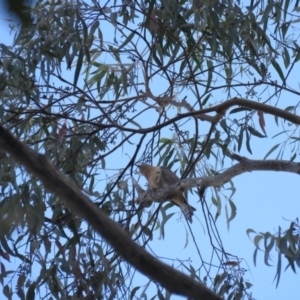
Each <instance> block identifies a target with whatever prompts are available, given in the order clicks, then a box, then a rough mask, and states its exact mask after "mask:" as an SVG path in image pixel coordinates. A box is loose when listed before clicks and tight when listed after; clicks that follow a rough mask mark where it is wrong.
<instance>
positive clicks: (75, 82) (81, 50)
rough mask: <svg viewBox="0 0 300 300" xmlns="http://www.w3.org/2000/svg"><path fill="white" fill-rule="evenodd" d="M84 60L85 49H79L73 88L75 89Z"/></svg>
mask: <svg viewBox="0 0 300 300" xmlns="http://www.w3.org/2000/svg"><path fill="white" fill-rule="evenodd" d="M82 62H83V49H82V48H81V49H80V50H79V54H78V60H77V65H76V69H75V73H74V81H73V89H74V90H75V88H76V85H77V81H78V78H79V75H80V70H81V67H82Z"/></svg>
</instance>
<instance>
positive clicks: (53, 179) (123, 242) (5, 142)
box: [0, 125, 221, 300]
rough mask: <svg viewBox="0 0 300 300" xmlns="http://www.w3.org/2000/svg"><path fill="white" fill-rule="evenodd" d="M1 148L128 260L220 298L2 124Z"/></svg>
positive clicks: (182, 289)
mask: <svg viewBox="0 0 300 300" xmlns="http://www.w3.org/2000/svg"><path fill="white" fill-rule="evenodd" d="M0 148H1V149H3V150H5V151H7V152H8V153H9V154H10V155H11V156H12V158H13V159H15V160H17V161H18V162H20V163H21V164H22V165H24V166H25V167H26V169H27V170H28V172H30V173H32V174H34V175H36V176H37V177H38V179H39V180H41V181H42V182H43V184H44V185H45V186H46V187H47V188H48V189H49V190H50V191H52V192H53V193H55V195H56V196H58V197H60V198H61V200H64V201H65V205H66V206H67V207H68V208H69V209H70V210H71V211H72V212H74V213H75V214H77V215H78V216H79V217H82V218H84V219H85V220H86V221H87V222H88V223H89V224H90V225H91V226H92V227H93V228H94V229H95V230H96V231H97V232H98V233H99V234H101V235H102V236H103V237H104V238H105V239H106V241H107V242H108V243H110V244H111V245H112V246H113V247H114V249H115V250H116V251H117V252H118V253H119V254H120V255H121V256H122V257H124V259H125V260H127V261H128V262H129V263H131V264H132V265H133V266H134V267H136V268H137V269H138V270H139V271H140V272H142V273H143V274H145V275H146V276H148V277H150V278H151V279H152V280H154V281H156V282H158V283H160V284H161V285H163V286H164V287H165V288H167V289H168V290H169V291H171V292H173V293H176V294H180V295H185V296H187V297H190V298H191V299H197V300H198V299H199V300H200V299H202V300H219V299H221V298H220V297H219V296H217V295H216V294H214V293H213V292H212V291H211V290H209V289H208V288H207V287H206V286H205V285H204V284H201V283H200V282H196V281H195V280H193V279H192V278H190V277H188V276H187V275H184V274H183V273H181V272H179V271H177V270H175V269H173V268H172V267H170V266H168V265H166V264H164V263H162V262H160V261H159V260H158V259H156V258H154V257H153V256H152V255H150V254H149V253H148V252H146V251H145V250H144V249H143V248H142V247H140V246H139V245H137V244H136V243H134V242H133V241H132V240H131V238H130V237H129V236H128V235H127V234H126V232H125V231H124V230H123V229H122V228H121V227H120V226H119V225H118V224H116V223H115V222H113V221H112V220H111V219H110V218H108V217H107V216H106V214H105V213H104V212H102V211H101V210H100V209H99V208H98V207H96V205H94V203H92V202H91V201H90V200H89V199H88V198H87V197H86V196H85V195H84V194H83V193H82V192H81V191H80V189H79V188H78V187H77V186H76V185H75V184H74V183H73V182H72V181H71V180H70V179H69V178H67V177H66V176H64V175H63V174H62V173H61V172H59V171H58V170H57V169H56V168H55V167H54V166H53V165H52V164H51V162H50V161H49V160H48V159H47V158H46V157H45V156H44V155H41V154H38V153H37V152H35V151H33V150H32V149H30V148H29V147H27V146H26V145H25V144H23V143H21V142H20V141H19V140H17V139H16V138H15V137H14V136H13V135H12V134H11V133H10V132H9V131H8V130H7V129H5V128H4V127H2V126H1V125H0Z"/></svg>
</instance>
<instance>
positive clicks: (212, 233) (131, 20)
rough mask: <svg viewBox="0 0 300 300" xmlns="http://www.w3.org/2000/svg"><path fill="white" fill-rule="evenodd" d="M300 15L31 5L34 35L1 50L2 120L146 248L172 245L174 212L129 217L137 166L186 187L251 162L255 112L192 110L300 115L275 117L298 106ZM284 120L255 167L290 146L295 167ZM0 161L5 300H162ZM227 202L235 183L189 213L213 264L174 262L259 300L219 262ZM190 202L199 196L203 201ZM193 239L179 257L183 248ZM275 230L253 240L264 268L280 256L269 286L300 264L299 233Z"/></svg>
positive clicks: (129, 4)
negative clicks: (247, 102)
mask: <svg viewBox="0 0 300 300" xmlns="http://www.w3.org/2000/svg"><path fill="white" fill-rule="evenodd" d="M265 2H267V3H265ZM298 4H299V3H298V1H294V2H292V1H289V0H281V1H277V2H272V1H257V2H254V1H251V2H250V3H249V6H244V7H243V6H242V5H241V3H240V1H208V0H202V1H198V0H195V1H186V0H177V1H168V0H162V1H161V2H158V1H154V0H149V1H138V0H136V1H130V0H129V1H117V0H115V1H107V3H104V2H103V1H99V2H97V1H96V0H91V1H89V2H87V1H80V0H79V1H76V2H75V1H51V0H49V1H44V0H39V1H37V2H36V3H35V4H34V6H33V8H32V10H31V14H32V18H33V20H34V22H33V24H32V26H30V27H28V28H22V30H18V27H17V26H15V25H14V26H15V32H16V35H15V38H14V44H13V45H12V46H10V45H4V44H0V51H1V56H0V67H1V73H0V95H1V100H2V105H1V106H0V117H1V120H2V122H3V124H5V126H6V127H7V128H9V129H10V130H11V131H12V132H13V134H14V135H15V136H17V137H18V138H19V139H20V140H22V141H23V142H24V143H26V144H27V145H29V146H30V147H32V148H33V149H35V150H36V151H38V152H40V153H43V154H45V155H46V156H47V157H48V158H49V159H50V160H51V161H52V162H53V163H54V164H55V165H56V166H57V168H59V169H60V170H61V171H62V172H63V173H65V174H66V175H67V176H69V177H70V178H71V179H72V180H73V181H74V182H75V183H76V184H77V185H78V186H79V187H80V188H81V189H82V190H83V191H84V192H85V193H86V194H87V195H89V197H90V198H91V199H92V200H93V201H94V202H95V203H96V204H97V205H98V206H99V207H100V208H101V209H102V210H104V211H105V212H106V213H107V214H108V215H109V216H110V217H111V218H112V219H113V220H114V221H115V222H117V223H119V224H120V225H121V226H122V227H123V228H124V230H126V231H127V232H128V234H129V235H130V236H131V237H132V239H133V240H134V241H136V242H137V243H139V244H140V245H141V246H142V247H145V248H146V249H151V248H150V247H151V242H152V240H153V239H154V238H156V237H159V238H161V239H164V238H166V237H167V236H168V235H171V234H172V232H170V231H169V227H167V226H168V224H172V222H174V221H175V216H174V212H178V209H176V208H174V207H173V205H172V204H171V203H164V204H163V205H159V206H155V205H152V206H151V207H149V208H145V209H144V210H143V211H141V210H138V209H137V207H136V206H135V204H134V201H132V200H133V199H135V198H136V194H135V191H134V189H133V188H132V185H131V176H134V177H137V176H138V175H137V174H136V167H135V164H137V163H140V162H147V163H152V164H154V165H164V166H167V167H169V168H172V170H174V171H176V170H177V174H179V173H180V174H182V177H183V178H184V177H186V178H188V177H200V176H204V175H213V174H217V173H218V172H220V170H222V169H223V168H224V167H228V165H229V161H228V156H230V153H234V152H241V153H244V154H245V153H248V154H252V151H253V141H254V140H255V139H263V138H265V137H266V134H267V132H266V128H265V120H264V114H263V113H262V112H261V111H258V112H257V111H256V110H255V109H249V108H244V107H235V108H233V109H231V110H230V111H228V112H227V113H226V114H225V116H224V118H223V119H222V120H221V121H220V122H219V124H213V122H209V120H208V122H203V120H200V118H197V117H195V114H194V112H195V111H198V110H201V109H205V108H209V107H212V106H214V105H216V104H218V103H220V102H224V101H226V100H228V99H230V98H233V97H240V98H244V99H251V100H253V101H255V102H263V103H267V104H274V103H276V106H280V107H282V108H283V109H285V110H287V111H290V112H293V113H296V112H297V108H298V105H299V103H295V104H294V105H292V106H288V107H284V106H282V105H284V103H283V104H282V103H281V97H280V96H281V94H282V93H288V94H289V95H295V96H299V91H298V85H297V84H296V83H294V82H293V81H291V80H290V77H291V76H292V75H291V74H292V72H293V70H294V68H295V66H296V64H297V62H298V61H299V59H300V54H299V51H300V50H299V49H300V48H299V45H298V43H297V36H298V28H297V27H296V25H297V22H299V18H298V16H297V14H296V13H297V12H298V11H299V7H298ZM293 85H295V86H293ZM256 112H257V113H256ZM183 113H184V114H183ZM278 120H279V119H278V116H275V118H274V121H275V123H276V124H277V125H278V127H280V130H279V131H278V135H282V134H283V133H285V140H283V141H281V142H279V143H278V144H275V145H272V147H271V149H270V151H269V152H268V153H267V155H266V157H265V158H267V157H269V156H271V155H275V154H276V153H277V157H276V158H278V159H282V158H283V155H284V153H285V152H284V151H285V150H286V148H285V146H286V144H287V143H292V145H293V148H291V153H290V157H291V160H294V159H295V158H296V156H297V152H298V148H299V132H298V130H299V129H298V127H297V126H295V125H294V124H290V123H287V122H282V123H279V121H278ZM206 121H207V120H206ZM256 124H259V125H256ZM210 125H211V126H210ZM215 125H216V126H215ZM287 127H288V128H287ZM276 151H277V152H276ZM199 161H201V163H199ZM0 164H1V168H0V183H1V194H2V196H1V202H0V214H1V231H0V243H1V249H0V255H1V256H2V257H3V258H4V259H6V260H8V261H10V259H11V258H12V257H13V258H14V259H16V260H17V261H18V265H17V266H16V268H15V269H13V268H12V266H11V264H8V263H4V262H1V277H0V278H1V284H2V286H3V294H4V295H5V296H6V297H7V298H8V299H10V298H11V295H12V294H13V293H15V294H16V295H18V296H19V298H20V299H25V297H26V299H34V297H35V296H37V295H39V297H40V299H71V297H72V299H102V298H107V299H113V298H116V299H124V298H126V299H127V298H128V299H138V298H145V299H148V298H151V297H152V298H151V299H155V298H157V299H169V297H170V293H169V292H168V291H167V290H165V289H164V288H163V287H162V286H159V285H155V284H153V283H152V282H151V280H149V282H148V283H147V284H143V285H141V286H139V285H137V284H136V283H135V280H136V277H138V275H137V274H136V273H135V270H134V269H133V268H132V267H131V266H130V265H129V264H128V263H126V262H125V261H123V260H122V258H121V256H119V254H118V253H116V252H115V251H114V249H112V248H111V247H110V246H109V245H108V244H107V243H106V242H105V240H103V239H102V238H101V237H99V236H97V235H96V234H95V233H94V232H93V230H92V229H91V228H90V227H89V224H86V223H83V222H82V220H80V219H78V217H76V215H74V214H72V212H71V211H69V210H68V209H67V208H66V207H65V206H64V204H63V203H61V202H60V200H59V199H57V198H56V197H55V196H54V195H52V194H51V193H49V192H48V191H47V190H45V189H44V187H43V186H42V185H41V183H40V182H39V180H38V178H34V177H32V176H30V175H28V174H27V173H26V172H25V171H24V169H23V168H22V167H21V166H19V165H18V164H15V163H14V162H13V161H11V159H10V158H9V157H8V156H7V155H6V154H5V153H1V157H0ZM234 192H235V187H234V186H233V183H232V182H229V183H228V185H226V186H224V187H220V188H214V189H211V190H210V191H209V192H207V194H206V197H205V201H202V202H201V203H199V205H198V213H199V214H200V213H201V214H203V218H202V219H204V220H205V223H204V225H203V227H204V231H205V232H206V233H207V235H208V236H209V238H210V247H211V248H210V251H211V252H210V254H211V257H209V258H206V257H205V258H203V254H202V253H201V251H200V250H199V248H198V245H197V243H196V242H195V246H196V247H197V249H198V254H199V257H198V259H199V264H197V265H196V264H192V263H191V262H190V261H189V260H179V259H178V260H177V259H176V258H174V257H172V256H171V255H170V257H169V258H168V259H171V261H172V263H173V265H174V266H176V265H178V263H179V265H180V269H181V270H184V271H185V272H187V273H188V274H190V275H191V277H193V278H195V279H197V280H199V281H201V282H203V283H205V284H206V285H207V286H208V287H209V288H211V289H212V290H214V291H216V292H217V293H218V294H219V295H221V296H222V297H224V299H253V298H252V294H251V291H250V290H249V289H250V287H251V283H250V282H248V281H247V280H245V279H244V275H245V273H246V271H247V270H246V269H244V268H243V267H242V266H240V262H241V260H240V258H238V257H236V256H235V254H233V255H230V254H228V253H227V252H226V250H225V249H224V247H223V245H222V240H221V237H220V236H219V235H218V229H217V227H216V223H215V221H217V219H218V217H219V216H220V214H221V213H222V211H223V209H225V214H226V218H227V225H228V226H229V224H230V222H231V221H232V220H233V219H234V217H235V215H236V204H235V203H234V199H233V195H234ZM191 194H192V195H194V197H197V198H198V194H199V191H198V190H194V191H191ZM211 205H212V207H213V208H211ZM292 224H294V223H292ZM293 226H294V225H292V227H291V228H294V227H293ZM188 229H189V230H187V234H186V236H187V238H186V245H185V246H187V245H188V244H189V243H191V241H189V238H188V237H189V234H191V235H192V237H193V232H192V231H190V228H188ZM281 231H282V230H281V229H280V230H279V232H278V234H277V235H272V234H270V233H263V234H259V235H257V236H256V237H255V238H254V244H255V246H256V250H255V259H256V254H257V251H258V249H260V245H259V242H260V241H264V246H265V247H264V249H263V250H264V251H265V263H266V264H268V258H269V255H270V251H271V250H272V249H274V247H276V250H277V252H278V255H279V256H278V267H277V273H276V276H277V282H279V279H280V274H281V264H282V258H283V257H285V258H286V260H287V262H288V264H289V266H291V267H292V269H293V270H294V271H295V269H296V266H298V265H299V262H298V257H299V247H298V242H299V235H298V234H295V233H294V232H292V231H291V229H290V230H288V231H286V232H285V233H284V234H283V233H282V232H281ZM251 232H253V231H251V230H250V231H249V232H248V233H251ZM194 241H195V239H194ZM156 255H159V253H156ZM8 265H9V268H7V266H8ZM29 275H30V276H29ZM150 287H152V288H153V287H154V288H155V289H157V295H156V294H155V295H154V296H153V289H152V290H151V288H150ZM25 295H26V296H25ZM50 295H51V296H50Z"/></svg>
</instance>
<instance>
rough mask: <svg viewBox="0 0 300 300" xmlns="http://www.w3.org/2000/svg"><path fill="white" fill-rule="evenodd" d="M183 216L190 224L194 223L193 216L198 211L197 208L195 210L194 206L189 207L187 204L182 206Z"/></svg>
mask: <svg viewBox="0 0 300 300" xmlns="http://www.w3.org/2000/svg"><path fill="white" fill-rule="evenodd" d="M181 209H182V212H183V215H184V216H185V218H186V219H187V220H188V221H189V222H190V223H193V219H192V217H193V214H194V211H195V210H196V208H194V207H193V206H191V205H189V204H188V203H185V204H183V205H182V206H181Z"/></svg>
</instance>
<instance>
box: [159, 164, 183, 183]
mask: <svg viewBox="0 0 300 300" xmlns="http://www.w3.org/2000/svg"><path fill="white" fill-rule="evenodd" d="M160 169H161V173H162V176H163V178H164V180H165V181H166V182H167V183H168V184H169V185H172V184H174V183H176V182H178V181H179V178H178V177H177V175H176V174H175V173H173V172H172V171H171V170H170V169H168V168H166V167H160Z"/></svg>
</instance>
